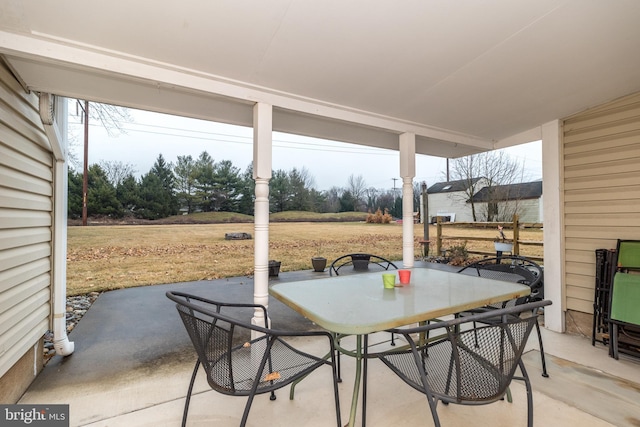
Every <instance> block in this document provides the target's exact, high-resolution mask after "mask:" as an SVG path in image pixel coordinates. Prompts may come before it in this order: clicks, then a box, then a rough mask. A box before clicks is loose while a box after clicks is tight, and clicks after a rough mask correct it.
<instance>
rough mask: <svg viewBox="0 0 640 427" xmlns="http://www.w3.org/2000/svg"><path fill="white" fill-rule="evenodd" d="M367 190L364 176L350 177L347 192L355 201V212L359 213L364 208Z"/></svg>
mask: <svg viewBox="0 0 640 427" xmlns="http://www.w3.org/2000/svg"><path fill="white" fill-rule="evenodd" d="M366 190H367V184H366V183H365V181H364V178H363V177H362V175H358V176H355V175H350V176H349V179H348V181H347V191H349V193H350V194H351V197H353V201H354V210H355V211H358V210H359V209H360V208H361V207H363V206H364V202H365V195H366V194H365V193H366Z"/></svg>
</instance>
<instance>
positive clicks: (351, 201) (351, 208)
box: [340, 191, 356, 212]
mask: <svg viewBox="0 0 640 427" xmlns="http://www.w3.org/2000/svg"><path fill="white" fill-rule="evenodd" d="M355 208H356V199H355V198H354V197H353V195H351V192H350V191H344V192H343V193H342V196H341V197H340V212H355Z"/></svg>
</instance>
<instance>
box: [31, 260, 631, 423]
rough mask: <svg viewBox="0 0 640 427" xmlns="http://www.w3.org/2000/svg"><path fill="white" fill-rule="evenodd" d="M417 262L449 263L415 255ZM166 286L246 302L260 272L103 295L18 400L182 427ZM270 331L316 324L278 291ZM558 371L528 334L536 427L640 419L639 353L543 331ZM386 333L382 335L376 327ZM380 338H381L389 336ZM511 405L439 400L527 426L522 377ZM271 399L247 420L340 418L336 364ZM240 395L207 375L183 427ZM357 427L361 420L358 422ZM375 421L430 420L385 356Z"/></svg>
mask: <svg viewBox="0 0 640 427" xmlns="http://www.w3.org/2000/svg"><path fill="white" fill-rule="evenodd" d="M418 264H419V265H416V267H418V266H428V267H435V268H445V267H442V266H440V265H429V264H426V263H424V264H422V263H418ZM326 275H328V273H314V272H312V271H303V272H291V273H280V276H279V277H278V278H274V279H272V280H271V281H272V282H282V281H290V280H303V279H310V280H311V279H313V278H319V277H326ZM167 290H181V291H185V292H192V293H197V294H200V295H203V296H207V297H210V298H214V299H215V298H220V299H226V300H239V299H241V300H244V301H250V300H251V299H252V294H253V280H252V279H251V278H247V277H239V278H233V279H221V280H214V281H202V282H189V283H180V284H168V285H157V286H151V287H144V288H131V289H123V290H118V291H111V292H107V293H104V294H102V295H101V296H100V297H99V298H98V299H97V300H96V302H95V303H94V305H93V306H92V307H91V309H90V310H89V311H88V312H87V314H86V315H85V316H84V317H83V319H82V320H81V321H80V323H79V324H78V325H77V326H76V328H75V329H74V330H73V332H72V333H71V334H70V339H71V340H72V341H74V343H75V348H76V350H75V352H74V354H73V355H71V356H68V357H66V358H63V357H60V356H55V357H54V358H52V359H51V360H50V361H49V363H48V364H47V366H46V367H45V369H44V371H43V372H42V373H41V374H40V375H39V376H38V378H37V379H36V380H35V381H34V383H33V384H32V385H31V387H30V388H29V390H28V391H27V392H26V393H25V395H24V396H23V397H22V399H21V400H20V402H19V403H23V404H58V403H60V404H69V405H70V425H71V426H92V427H94V426H95V427H98V426H151V425H153V426H155V427H159V426H177V425H180V421H181V417H182V410H183V406H184V397H185V395H186V391H187V387H188V384H189V380H190V375H191V372H192V370H193V365H194V362H195V353H194V351H193V349H192V346H191V343H190V342H189V339H188V336H187V334H186V332H185V330H184V327H183V326H182V324H181V322H180V320H179V317H178V315H177V312H176V310H175V308H174V306H173V305H172V303H171V302H170V301H169V300H168V299H167V298H166V297H165V292H166V291H167ZM269 313H270V317H271V318H272V323H273V326H274V327H286V328H288V329H300V330H305V329H310V328H314V327H315V326H314V325H313V324H311V323H310V322H308V321H307V320H306V319H304V318H302V317H300V316H299V315H297V314H296V313H294V312H293V311H292V310H290V309H289V308H288V307H286V306H284V305H282V304H281V303H279V302H278V301H276V300H273V299H271V302H270V307H269ZM543 335H544V337H543V339H544V345H545V352H546V354H547V357H548V360H547V363H548V370H549V374H550V378H542V376H541V375H540V359H539V353H538V351H537V340H536V339H535V337H532V338H531V339H530V340H529V344H528V351H527V354H526V355H525V364H526V366H527V369H528V371H529V375H530V377H531V380H532V383H533V390H534V396H533V398H534V424H535V425H536V426H580V427H584V426H638V425H640V359H637V358H632V357H629V356H625V355H622V356H621V357H620V360H617V361H616V360H614V359H612V358H610V357H609V356H608V352H607V349H606V348H605V347H604V346H602V345H601V344H597V345H596V346H595V347H593V346H591V341H590V337H589V338H587V337H584V336H579V335H571V334H557V333H554V332H551V331H548V330H546V329H544V328H543ZM380 338H381V339H383V338H384V337H383V336H382V335H380ZM295 344H296V345H297V346H299V347H301V348H303V349H305V350H307V351H310V352H317V353H318V354H322V353H323V352H324V348H319V347H318V340H313V339H307V338H305V339H297V342H296V343H295ZM381 345H384V344H381ZM350 362H353V360H352V359H349V358H348V357H343V364H342V365H343V367H342V371H343V374H342V377H343V382H342V383H341V384H340V404H341V407H342V408H341V409H342V410H341V414H342V421H343V425H344V424H346V423H347V421H348V415H349V407H350V403H351V396H352V392H353V380H354V372H355V364H354V363H350ZM511 389H512V392H513V403H508V402H506V401H501V402H497V403H494V404H491V405H485V406H476V407H472V406H460V405H449V406H444V405H439V406H438V413H439V415H440V417H441V422H442V425H443V426H460V425H472V424H476V423H477V422H478V421H481V420H482V421H485V422H487V423H488V422H490V423H491V425H493V426H496V427H497V426H505V427H507V426H509V427H511V426H517V425H522V426H524V425H526V397H525V391H524V387H523V386H522V385H521V384H520V383H519V382H514V383H513V385H512V387H511ZM277 395H278V399H277V400H276V401H270V400H269V397H268V396H267V395H262V396H258V397H256V399H255V401H254V404H253V406H252V409H251V413H250V415H249V422H248V424H247V425H249V426H258V425H259V426H310V427H314V426H331V425H335V421H334V419H335V415H334V406H333V398H332V385H331V374H330V369H329V368H321V369H319V370H318V371H316V372H314V373H313V374H312V375H310V376H309V377H308V378H306V379H305V380H304V381H303V382H302V383H301V384H300V385H299V386H298V387H297V388H296V396H295V399H294V400H292V401H291V400H289V398H288V388H285V389H282V390H281V391H280V392H279V393H277ZM245 401H246V400H245V399H244V398H236V397H228V396H223V395H221V394H219V393H216V392H214V391H212V390H211V389H210V388H209V387H208V385H207V383H206V380H205V378H204V375H203V374H202V373H200V374H199V376H198V380H197V381H196V387H195V390H194V396H193V398H192V400H191V406H190V411H189V418H188V423H187V425H189V426H204V425H215V426H219V427H227V426H229V427H231V426H238V425H239V423H240V417H241V415H242V410H243V408H244V404H245ZM357 424H358V425H360V419H359V418H358V423H357ZM367 425H369V426H371V427H388V426H395V425H402V426H432V425H433V422H432V419H431V414H430V412H429V409H428V406H427V403H426V399H425V398H424V396H423V395H421V394H419V393H417V392H416V391H414V390H413V389H410V388H409V387H407V386H406V385H405V384H404V383H402V382H401V380H399V379H398V378H397V377H395V376H394V375H393V374H392V373H391V371H390V370H389V369H388V368H386V367H385V366H384V365H383V364H382V363H380V362H378V361H377V360H373V361H371V362H370V365H369V389H368V411H367Z"/></svg>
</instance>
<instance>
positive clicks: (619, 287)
mask: <svg viewBox="0 0 640 427" xmlns="http://www.w3.org/2000/svg"><path fill="white" fill-rule="evenodd" d="M617 254H618V262H617V268H616V273H615V274H614V276H613V285H612V290H611V309H610V311H609V312H610V315H609V325H610V328H609V331H610V333H611V336H610V337H609V338H610V339H609V355H610V356H612V357H613V358H615V359H618V356H619V352H620V351H622V352H625V353H630V354H634V355H636V356H637V355H640V241H638V240H618V245H617ZM621 343H623V344H624V345H623V346H622V345H621Z"/></svg>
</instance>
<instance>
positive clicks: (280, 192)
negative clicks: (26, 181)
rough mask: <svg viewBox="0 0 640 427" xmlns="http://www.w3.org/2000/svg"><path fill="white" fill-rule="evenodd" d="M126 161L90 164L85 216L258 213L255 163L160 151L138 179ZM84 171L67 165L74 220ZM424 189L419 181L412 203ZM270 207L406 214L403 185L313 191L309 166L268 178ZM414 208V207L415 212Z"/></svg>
mask: <svg viewBox="0 0 640 427" xmlns="http://www.w3.org/2000/svg"><path fill="white" fill-rule="evenodd" d="M135 172H136V171H135V169H134V167H133V166H132V165H130V164H125V163H122V162H105V161H102V162H100V163H97V164H92V165H90V166H89V167H88V169H87V180H88V185H87V216H90V217H92V216H108V217H112V218H123V217H127V216H130V217H135V218H141V219H151V220H153V219H160V218H166V217H169V216H172V215H177V214H179V213H194V212H218V211H219V212H237V213H242V214H247V215H253V214H254V199H255V195H254V186H255V183H254V180H253V166H252V165H249V166H248V167H247V168H246V169H245V170H244V171H242V170H241V169H240V168H238V167H236V166H234V165H233V163H232V162H231V161H229V160H221V161H217V162H216V161H214V159H213V158H212V157H211V156H210V155H209V153H207V152H206V151H203V152H202V153H201V154H200V155H199V156H198V157H197V158H195V159H194V158H193V157H192V156H191V155H186V156H178V157H177V161H176V163H175V164H173V163H169V162H167V161H166V160H165V159H164V157H163V156H162V154H160V155H159V156H158V157H157V159H156V161H155V163H154V165H153V166H152V167H151V169H150V170H149V171H148V172H147V173H146V174H143V175H142V176H140V177H139V178H137V177H136V176H135ZM82 187H83V174H82V172H78V171H75V170H71V169H70V170H69V189H68V195H69V206H68V215H69V218H72V219H76V218H81V217H82V198H83V197H82ZM419 191H420V186H419V184H418V183H416V184H415V185H414V192H413V193H414V201H413V202H414V206H415V207H416V209H417V206H418V203H419V197H420V196H419V194H420V193H419ZM269 193H270V202H269V204H270V211H271V212H283V211H309V212H320V213H327V212H375V211H376V210H378V209H380V210H381V211H382V212H385V211H387V212H389V214H391V215H392V216H394V217H396V218H401V217H402V198H401V192H400V190H399V189H397V190H395V189H388V190H380V189H376V188H373V187H367V185H366V182H365V180H364V179H363V178H362V176H353V175H352V176H350V177H349V179H348V181H347V184H346V186H345V187H332V188H330V189H329V190H326V191H318V190H316V189H315V188H314V179H313V177H312V176H311V175H310V174H309V172H308V170H307V169H306V168H304V167H303V168H293V169H291V170H289V171H285V170H281V169H279V170H276V171H273V173H272V178H271V180H270V182H269ZM414 210H415V209H414Z"/></svg>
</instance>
